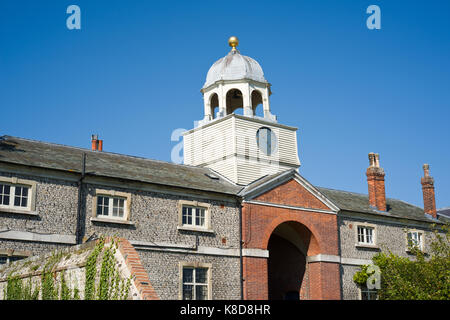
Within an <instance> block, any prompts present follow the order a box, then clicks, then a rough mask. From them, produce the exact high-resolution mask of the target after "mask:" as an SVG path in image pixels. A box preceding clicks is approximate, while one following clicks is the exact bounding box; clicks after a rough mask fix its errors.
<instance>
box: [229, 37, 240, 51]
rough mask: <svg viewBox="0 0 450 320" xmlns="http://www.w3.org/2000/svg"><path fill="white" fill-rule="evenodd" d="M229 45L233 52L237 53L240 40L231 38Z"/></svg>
mask: <svg viewBox="0 0 450 320" xmlns="http://www.w3.org/2000/svg"><path fill="white" fill-rule="evenodd" d="M228 44H229V45H230V47H231V48H232V49H231V51H236V47H237V46H238V44H239V39H238V38H237V37H234V36H233V37H230V39H228Z"/></svg>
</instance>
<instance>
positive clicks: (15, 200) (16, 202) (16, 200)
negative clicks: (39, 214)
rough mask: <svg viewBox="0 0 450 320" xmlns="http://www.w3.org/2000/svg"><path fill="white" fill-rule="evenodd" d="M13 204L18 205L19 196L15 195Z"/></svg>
mask: <svg viewBox="0 0 450 320" xmlns="http://www.w3.org/2000/svg"><path fill="white" fill-rule="evenodd" d="M16 192H17V191H16ZM14 206H16V207H20V197H17V196H15V197H14Z"/></svg>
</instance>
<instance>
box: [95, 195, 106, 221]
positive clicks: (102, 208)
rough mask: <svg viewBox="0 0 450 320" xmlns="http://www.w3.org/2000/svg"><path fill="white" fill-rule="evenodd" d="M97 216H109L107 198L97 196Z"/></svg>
mask: <svg viewBox="0 0 450 320" xmlns="http://www.w3.org/2000/svg"><path fill="white" fill-rule="evenodd" d="M97 214H98V215H105V216H107V215H108V214H109V198H108V197H103V196H98V197H97Z"/></svg>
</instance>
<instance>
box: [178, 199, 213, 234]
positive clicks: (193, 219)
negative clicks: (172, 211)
mask: <svg viewBox="0 0 450 320" xmlns="http://www.w3.org/2000/svg"><path fill="white" fill-rule="evenodd" d="M178 209H179V219H178V227H177V228H178V229H179V230H192V231H201V232H213V231H212V230H211V213H210V212H211V205H210V204H209V203H202V202H197V201H187V200H180V201H179V202H178Z"/></svg>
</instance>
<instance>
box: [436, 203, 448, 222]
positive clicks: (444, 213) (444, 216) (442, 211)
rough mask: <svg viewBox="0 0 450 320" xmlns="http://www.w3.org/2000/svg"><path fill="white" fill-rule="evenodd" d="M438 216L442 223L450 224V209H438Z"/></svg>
mask: <svg viewBox="0 0 450 320" xmlns="http://www.w3.org/2000/svg"><path fill="white" fill-rule="evenodd" d="M437 215H438V217H439V219H441V220H442V221H446V222H449V223H450V207H447V208H441V209H438V210H437Z"/></svg>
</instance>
